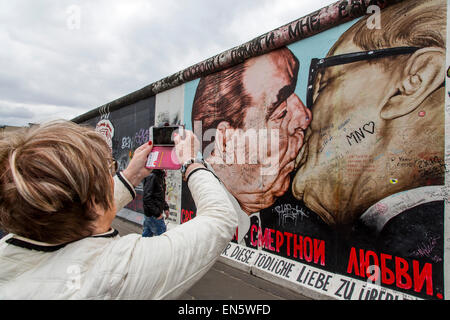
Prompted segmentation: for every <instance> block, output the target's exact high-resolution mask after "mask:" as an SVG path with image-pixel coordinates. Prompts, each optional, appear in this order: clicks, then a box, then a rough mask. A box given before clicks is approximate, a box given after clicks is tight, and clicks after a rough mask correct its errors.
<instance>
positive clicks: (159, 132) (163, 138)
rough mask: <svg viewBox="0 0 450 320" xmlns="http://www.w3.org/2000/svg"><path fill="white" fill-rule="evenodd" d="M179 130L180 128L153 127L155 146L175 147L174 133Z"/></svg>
mask: <svg viewBox="0 0 450 320" xmlns="http://www.w3.org/2000/svg"><path fill="white" fill-rule="evenodd" d="M179 128H180V127H179V126H167V127H153V145H155V146H158V145H159V146H174V145H175V143H174V142H173V140H172V138H173V132H174V131H176V130H178V129H179Z"/></svg>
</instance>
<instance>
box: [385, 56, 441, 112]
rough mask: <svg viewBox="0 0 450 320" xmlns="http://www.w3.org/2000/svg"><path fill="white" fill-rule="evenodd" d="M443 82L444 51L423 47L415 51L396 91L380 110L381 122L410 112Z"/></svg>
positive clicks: (408, 61)
mask: <svg viewBox="0 0 450 320" xmlns="http://www.w3.org/2000/svg"><path fill="white" fill-rule="evenodd" d="M444 79H445V51H444V50H443V49H441V48H424V49H420V50H418V51H416V52H415V53H414V54H413V55H412V56H411V57H410V58H409V59H408V60H407V62H406V66H405V69H404V73H403V76H402V77H400V79H399V82H398V85H397V88H396V90H394V91H392V92H391V96H390V97H388V99H387V101H386V103H385V104H384V106H383V107H382V109H381V111H380V117H381V118H382V119H384V120H391V119H395V118H399V117H401V116H404V115H406V114H408V113H411V112H413V111H414V110H415V109H416V108H417V107H418V106H420V105H421V104H422V103H423V102H424V101H425V100H426V99H427V98H428V97H429V96H430V95H431V94H432V93H433V92H434V91H436V90H437V89H438V88H439V87H440V86H441V85H442V83H443V82H444Z"/></svg>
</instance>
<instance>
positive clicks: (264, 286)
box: [112, 217, 311, 300]
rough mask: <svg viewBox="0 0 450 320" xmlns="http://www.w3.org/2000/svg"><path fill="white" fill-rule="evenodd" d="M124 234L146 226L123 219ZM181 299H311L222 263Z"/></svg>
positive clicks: (120, 221)
mask: <svg viewBox="0 0 450 320" xmlns="http://www.w3.org/2000/svg"><path fill="white" fill-rule="evenodd" d="M112 226H113V228H115V229H116V230H117V231H119V234H120V235H121V236H124V235H127V234H129V233H142V226H141V225H138V224H135V223H132V222H129V221H127V220H125V219H122V218H119V217H118V218H116V219H115V220H114V221H113V224H112ZM179 300H311V299H310V298H308V297H305V296H303V295H301V294H299V293H297V292H294V291H292V290H289V289H287V288H284V287H281V286H278V285H276V284H273V283H272V282H269V281H267V280H264V279H261V278H258V277H256V276H253V275H251V274H249V273H247V272H244V271H241V270H239V269H235V268H233V267H230V266H228V265H226V264H224V263H222V262H216V264H215V265H214V266H213V267H212V268H211V269H210V270H209V271H208V272H207V273H206V274H205V275H204V276H203V278H202V279H200V280H199V281H198V282H197V283H196V284H195V285H194V286H193V287H192V288H190V289H189V290H188V291H187V292H186V293H185V294H183V295H182V296H181V297H180V298H179Z"/></svg>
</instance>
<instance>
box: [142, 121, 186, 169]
mask: <svg viewBox="0 0 450 320" xmlns="http://www.w3.org/2000/svg"><path fill="white" fill-rule="evenodd" d="M182 129H183V127H182V126H163V127H156V126H152V127H150V130H149V136H150V140H151V141H152V142H153V148H152V152H151V153H150V155H149V156H148V159H147V163H146V165H145V167H146V168H147V169H166V170H178V169H180V168H181V163H179V162H178V158H177V156H176V154H175V143H174V142H173V134H174V132H175V131H177V130H179V131H181V130H182ZM179 134H182V133H181V132H180V133H179Z"/></svg>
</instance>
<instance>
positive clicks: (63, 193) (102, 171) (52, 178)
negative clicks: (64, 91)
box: [0, 121, 114, 243]
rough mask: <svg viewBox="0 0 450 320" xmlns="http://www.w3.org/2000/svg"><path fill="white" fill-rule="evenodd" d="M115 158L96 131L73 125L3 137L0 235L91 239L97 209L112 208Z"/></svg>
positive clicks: (51, 124) (58, 123)
mask: <svg viewBox="0 0 450 320" xmlns="http://www.w3.org/2000/svg"><path fill="white" fill-rule="evenodd" d="M111 158H112V156H111V150H110V149H109V147H108V145H107V143H106V141H105V140H104V138H103V137H102V136H101V135H100V134H98V133H97V132H95V130H93V129H91V128H88V127H84V126H80V125H77V124H75V123H73V122H69V121H52V122H49V123H46V124H42V125H39V126H35V127H32V128H27V129H23V130H18V131H14V132H10V133H5V134H4V135H3V136H1V137H0V229H3V230H4V231H7V232H12V233H15V234H18V235H21V236H24V237H27V238H30V239H33V240H37V241H42V242H48V243H64V242H70V241H74V240H78V239H81V238H84V237H87V236H89V235H91V234H92V232H93V227H94V225H93V222H94V221H95V220H96V219H97V214H96V212H95V211H94V206H95V205H98V206H100V207H101V208H103V209H104V210H109V209H111V208H112V206H113V201H114V199H113V188H112V179H111V174H110V171H109V167H108V164H109V163H108V160H110V159H111Z"/></svg>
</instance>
